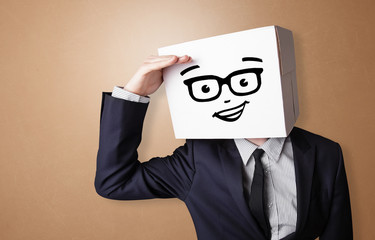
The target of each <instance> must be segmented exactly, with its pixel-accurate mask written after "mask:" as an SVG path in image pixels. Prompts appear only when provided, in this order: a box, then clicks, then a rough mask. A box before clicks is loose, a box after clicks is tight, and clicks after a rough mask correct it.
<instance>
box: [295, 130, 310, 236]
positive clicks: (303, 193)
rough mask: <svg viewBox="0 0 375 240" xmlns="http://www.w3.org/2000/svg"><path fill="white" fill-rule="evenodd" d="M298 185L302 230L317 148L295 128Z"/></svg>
mask: <svg viewBox="0 0 375 240" xmlns="http://www.w3.org/2000/svg"><path fill="white" fill-rule="evenodd" d="M290 137H291V141H292V146H293V156H294V166H295V173H296V185H297V227H296V232H297V233H298V232H300V231H301V230H302V229H303V228H304V225H305V223H306V220H307V216H308V213H309V206H310V195H311V186H312V179H313V174H314V165H315V148H314V147H312V146H310V144H309V143H308V141H307V140H306V138H305V136H304V135H303V132H302V130H301V129H299V128H294V129H293V130H292V132H291V134H290Z"/></svg>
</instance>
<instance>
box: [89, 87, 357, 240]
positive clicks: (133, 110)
mask: <svg viewBox="0 0 375 240" xmlns="http://www.w3.org/2000/svg"><path fill="white" fill-rule="evenodd" d="M147 106H148V104H144V103H135V102H129V101H125V100H122V99H116V98H113V97H112V96H111V95H110V93H103V98H102V108H101V118H100V138H99V151H98V156H97V172H96V178H95V188H96V191H97V193H98V194H99V195H101V196H103V197H105V198H110V199H119V200H134V199H150V198H179V199H181V200H182V201H184V202H185V204H186V206H187V207H188V210H189V212H190V214H191V216H192V219H193V222H194V225H195V228H196V233H197V236H198V239H200V240H211V239H212V240H218V239H225V240H228V239H230V240H237V239H238V240H245V239H246V240H265V239H266V238H265V236H264V235H263V233H262V230H261V228H260V227H259V226H258V224H257V223H256V221H255V219H254V218H253V216H252V215H251V213H250V211H249V208H248V205H247V203H246V201H245V197H244V193H243V184H242V165H243V163H242V160H241V157H240V155H239V152H238V150H237V148H236V146H235V143H234V141H233V140H232V139H226V140H186V143H185V145H184V146H181V147H179V148H177V149H176V150H175V151H174V152H173V154H172V155H170V156H167V157H163V158H153V159H151V160H150V161H147V162H143V163H141V162H139V161H138V155H137V148H138V145H139V144H140V142H141V135H142V126H143V120H144V116H145V114H146V109H147ZM290 137H291V141H292V146H293V154H294V164H295V176H296V187H297V226H296V232H295V233H293V234H291V235H289V236H287V237H286V238H284V239H315V238H317V237H318V236H319V237H320V240H335V239H340V240H343V239H353V233H352V221H351V210H350V201H349V191H348V184H347V179H346V174H345V169H344V162H343V157H342V152H341V148H340V146H339V145H338V144H337V143H335V142H333V141H330V140H328V139H326V138H323V137H320V136H318V135H315V134H312V133H309V132H307V131H305V130H302V129H300V128H296V127H295V128H294V129H293V130H292V132H291V133H290Z"/></svg>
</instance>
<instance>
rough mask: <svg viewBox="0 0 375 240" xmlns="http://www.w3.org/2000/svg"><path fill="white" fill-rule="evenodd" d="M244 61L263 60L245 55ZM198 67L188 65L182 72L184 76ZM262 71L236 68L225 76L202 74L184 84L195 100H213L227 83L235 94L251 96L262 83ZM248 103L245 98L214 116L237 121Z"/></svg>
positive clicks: (228, 120)
mask: <svg viewBox="0 0 375 240" xmlns="http://www.w3.org/2000/svg"><path fill="white" fill-rule="evenodd" d="M242 61H256V62H263V61H262V59H260V58H256V57H244V58H242ZM196 68H200V66H198V65H194V66H191V67H188V68H186V69H185V70H183V71H182V72H181V73H180V74H181V76H183V75H184V74H186V73H187V72H189V71H192V70H194V69H196ZM262 72H263V68H245V69H240V70H236V71H234V72H232V73H230V74H229V75H228V76H227V77H225V78H221V77H218V76H215V75H202V76H197V77H193V78H189V79H186V80H184V84H185V85H186V86H187V87H188V91H189V95H190V97H191V98H192V99H193V100H194V101H196V102H211V101H215V100H216V99H218V98H219V97H220V95H221V93H222V88H223V85H227V86H228V88H229V90H230V92H231V93H232V94H233V95H235V96H249V95H251V94H254V93H256V92H257V91H258V90H259V89H260V87H261V85H262V81H261V73H262ZM230 101H231V100H225V101H224V103H229V102H230ZM248 103H250V101H249V100H244V101H242V102H241V103H240V104H237V105H235V106H230V107H229V108H225V109H223V110H220V111H216V112H214V114H213V115H212V117H214V118H215V117H216V118H218V119H220V120H223V121H226V122H234V121H237V120H238V119H239V118H240V117H241V115H242V113H243V112H244V110H245V107H246V104H248Z"/></svg>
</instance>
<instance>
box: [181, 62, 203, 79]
mask: <svg viewBox="0 0 375 240" xmlns="http://www.w3.org/2000/svg"><path fill="white" fill-rule="evenodd" d="M196 68H199V66H198V65H194V66H191V67H188V68H186V69H185V70H183V71H182V72H181V73H180V74H181V76H183V75H184V74H185V73H187V72H189V71H191V70H193V69H196Z"/></svg>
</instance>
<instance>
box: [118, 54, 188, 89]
mask: <svg viewBox="0 0 375 240" xmlns="http://www.w3.org/2000/svg"><path fill="white" fill-rule="evenodd" d="M188 62H191V57H189V56H187V55H184V56H182V57H177V56H175V55H165V56H149V57H148V58H147V59H146V60H145V61H144V63H143V64H142V66H141V67H140V68H139V69H138V71H137V72H136V73H135V74H134V76H133V77H132V78H131V79H130V81H129V82H128V83H127V84H126V86H125V88H124V89H126V90H127V91H129V92H132V93H135V94H138V95H141V96H147V95H150V94H152V93H154V92H155V91H156V90H157V89H158V88H159V87H160V85H161V84H162V82H163V76H162V75H163V71H162V70H163V68H166V67H169V66H172V65H173V64H180V63H188Z"/></svg>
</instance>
